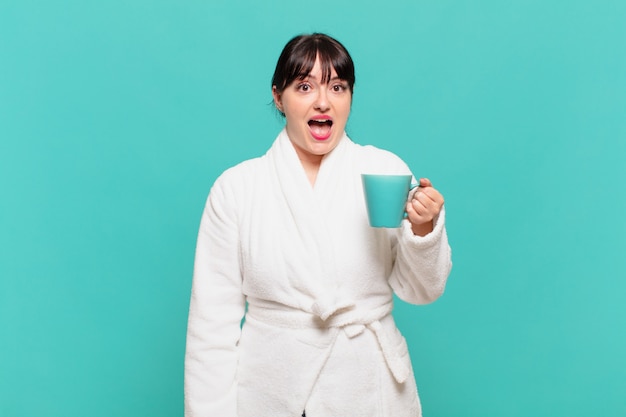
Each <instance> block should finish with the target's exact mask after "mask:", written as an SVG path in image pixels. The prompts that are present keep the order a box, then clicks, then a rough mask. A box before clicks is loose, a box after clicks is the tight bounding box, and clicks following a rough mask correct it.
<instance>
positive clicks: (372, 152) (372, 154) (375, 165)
mask: <svg viewBox="0 0 626 417" xmlns="http://www.w3.org/2000/svg"><path fill="white" fill-rule="evenodd" d="M354 149H355V153H356V154H357V161H358V163H359V164H362V169H363V170H365V171H369V172H370V173H372V174H410V173H411V172H410V169H409V167H408V166H407V164H406V163H405V162H404V161H403V160H402V158H400V157H399V156H398V155H396V154H395V153H393V152H391V151H388V150H386V149H381V148H377V147H376V146H372V145H358V144H354ZM365 171H363V172H365Z"/></svg>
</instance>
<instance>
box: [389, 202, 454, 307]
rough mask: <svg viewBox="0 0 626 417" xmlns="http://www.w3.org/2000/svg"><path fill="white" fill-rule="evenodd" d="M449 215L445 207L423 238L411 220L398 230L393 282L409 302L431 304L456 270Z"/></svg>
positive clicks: (393, 287) (390, 280) (397, 293)
mask: <svg viewBox="0 0 626 417" xmlns="http://www.w3.org/2000/svg"><path fill="white" fill-rule="evenodd" d="M445 218H446V212H445V207H443V208H442V210H441V212H440V213H439V215H438V216H437V217H436V218H435V219H434V220H433V223H434V227H433V231H432V232H430V233H429V234H427V235H426V236H423V237H422V236H415V235H414V234H413V232H412V230H411V224H410V223H409V221H408V220H403V221H402V227H400V229H398V230H397V231H396V233H397V241H396V244H395V247H394V252H395V262H394V266H393V270H392V273H391V276H390V278H389V284H390V285H391V288H392V289H393V290H394V292H395V293H396V295H397V296H398V297H399V298H400V299H402V300H404V301H406V302H408V303H412V304H427V303H430V302H433V301H435V300H436V299H437V298H439V296H440V295H441V294H443V291H444V289H445V286H446V281H447V279H448V275H449V274H450V270H451V269H452V261H451V252H450V246H449V244H448V237H447V234H446V228H445Z"/></svg>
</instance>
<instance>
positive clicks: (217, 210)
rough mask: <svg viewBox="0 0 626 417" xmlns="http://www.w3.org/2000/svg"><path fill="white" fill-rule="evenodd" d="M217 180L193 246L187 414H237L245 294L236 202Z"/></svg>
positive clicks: (191, 416)
mask: <svg viewBox="0 0 626 417" xmlns="http://www.w3.org/2000/svg"><path fill="white" fill-rule="evenodd" d="M220 184H221V183H220V180H219V179H218V181H217V182H216V184H215V185H214V187H213V189H212V190H211V193H210V195H209V198H208V200H207V204H206V207H205V210H204V212H203V215H202V220H201V223H200V231H199V233H198V241H197V246H196V258H195V264H194V275H193V285H192V291H191V302H190V308H189V321H188V327H187V347H186V354H185V416H186V417H210V416H220V417H236V415H237V381H236V373H237V360H238V354H237V343H238V341H239V336H240V322H241V319H242V317H243V315H244V311H245V298H244V296H243V294H242V288H241V285H242V276H241V271H240V263H239V250H238V240H237V236H238V235H237V224H236V222H235V207H236V206H234V202H233V199H232V195H229V193H228V192H227V191H226V190H227V188H225V187H222V186H220ZM229 201H230V203H231V204H228V203H229Z"/></svg>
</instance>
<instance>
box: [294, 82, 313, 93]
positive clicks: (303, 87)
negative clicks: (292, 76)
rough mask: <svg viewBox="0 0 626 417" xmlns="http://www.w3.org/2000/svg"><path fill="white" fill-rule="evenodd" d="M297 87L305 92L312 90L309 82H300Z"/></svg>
mask: <svg viewBox="0 0 626 417" xmlns="http://www.w3.org/2000/svg"><path fill="white" fill-rule="evenodd" d="M296 88H297V89H298V91H302V92H303V93H306V92H309V91H311V85H310V84H309V83H300V84H298V86H297V87H296Z"/></svg>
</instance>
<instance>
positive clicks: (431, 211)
mask: <svg viewBox="0 0 626 417" xmlns="http://www.w3.org/2000/svg"><path fill="white" fill-rule="evenodd" d="M443 203H444V199H443V196H442V195H441V193H440V192H439V191H437V189H436V188H434V187H433V185H432V183H431V182H430V180H429V179H428V178H421V179H420V186H419V187H417V188H415V189H414V192H413V195H412V196H411V199H410V200H409V201H408V202H407V203H406V213H407V218H408V220H409V221H410V222H411V228H412V229H413V233H414V234H416V235H418V236H425V235H427V234H428V233H430V232H432V230H433V219H434V218H435V217H437V216H438V215H439V213H440V212H441V208H442V207H443Z"/></svg>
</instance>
